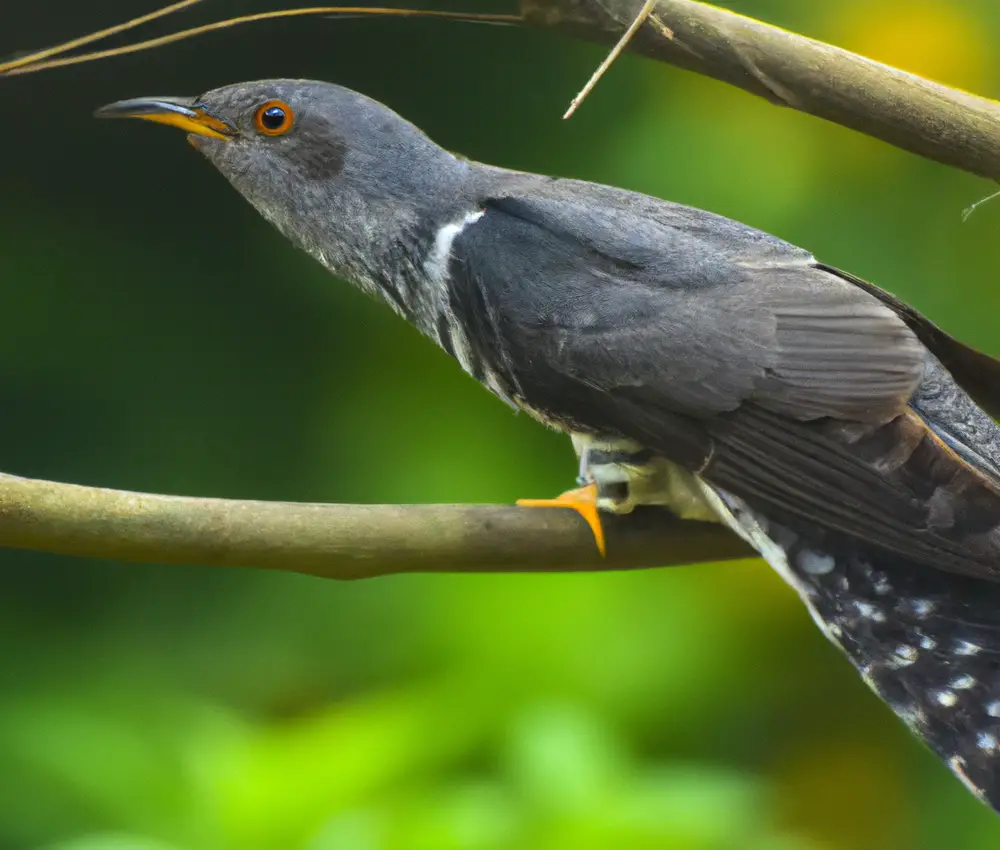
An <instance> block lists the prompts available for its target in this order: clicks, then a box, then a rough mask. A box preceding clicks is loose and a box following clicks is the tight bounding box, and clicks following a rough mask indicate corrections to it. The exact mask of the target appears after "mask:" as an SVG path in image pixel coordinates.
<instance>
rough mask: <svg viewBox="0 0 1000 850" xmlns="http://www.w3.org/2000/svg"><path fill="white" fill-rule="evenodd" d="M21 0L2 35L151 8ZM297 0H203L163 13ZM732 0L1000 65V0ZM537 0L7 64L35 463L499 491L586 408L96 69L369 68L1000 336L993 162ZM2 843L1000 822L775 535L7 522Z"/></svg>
mask: <svg viewBox="0 0 1000 850" xmlns="http://www.w3.org/2000/svg"><path fill="white" fill-rule="evenodd" d="M153 5H154V4H153V3H152V2H151V0H150V2H144V3H138V2H136V0H94V2H89V3H79V2H76V0H35V2H33V3H30V4H27V3H24V2H17V0H5V2H4V3H3V4H0V38H2V40H3V49H4V50H7V51H11V52H13V51H18V50H23V49H29V48H31V47H33V46H40V45H46V44H52V43H55V42H57V41H58V40H61V39H63V38H66V37H70V36H73V35H76V34H78V33H80V32H83V31H86V30H88V29H91V28H94V27H96V26H99V25H103V24H107V23H111V22H115V21H117V20H119V19H122V18H124V17H127V16H129V15H132V14H137V13H138V12H139V11H142V10H145V9H147V8H151V7H152V6H153ZM267 5H268V4H266V3H264V2H261V3H252V2H249V0H248V2H235V0H231V2H221V0H217V2H206V3H205V4H204V7H203V8H202V9H199V10H198V11H197V12H196V13H189V14H187V15H185V17H184V19H183V20H182V19H181V18H177V19H176V20H174V21H172V22H169V25H168V22H164V23H163V25H162V26H160V27H159V28H158V29H157V30H156V31H158V32H160V31H165V30H166V29H169V28H173V27H174V26H179V25H181V24H187V23H189V22H194V21H197V20H200V19H207V18H209V17H211V16H214V14H217V13H220V12H221V13H230V12H231V13H236V12H238V11H249V10H252V9H257V8H265V7H266V6H267ZM735 8H737V9H738V11H741V12H744V13H746V14H750V15H756V16H760V17H763V18H764V19H766V20H770V21H773V22H775V23H778V24H780V25H782V26H786V27H789V28H792V29H796V30H799V31H802V32H804V33H806V34H808V35H813V36H816V37H819V38H824V39H828V40H832V41H835V42H836V43H839V44H842V45H843V46H845V47H848V48H852V49H856V50H860V51H862V52H865V53H867V54H869V55H871V56H873V57H875V58H879V59H884V60H886V61H889V62H894V63H897V64H899V65H901V66H902V67H904V68H907V69H908V70H911V71H913V72H915V73H921V74H926V75H930V76H933V77H936V78H939V79H941V80H943V81H944V82H948V83H951V84H953V85H958V86H962V87H966V88H970V89H973V90H977V91H980V92H982V93H984V94H988V93H991V92H996V90H997V86H998V83H997V80H998V79H1000V54H998V52H997V51H996V50H995V49H994V45H995V44H996V43H997V42H998V40H1000V7H998V6H997V4H996V2H995V0H907V2H903V0H829V2H810V3H802V2H796V0H740V2H739V3H738V5H736V6H735ZM602 56H603V51H602V49H600V48H597V47H594V46H590V45H586V44H579V43H573V42H571V41H567V40H564V39H558V38H553V37H550V36H546V35H544V34H541V33H535V32H524V31H520V30H517V29H514V28H503V27H485V26H471V25H460V24H446V23H439V22H427V21H416V20H409V21H372V20H367V21H366V20H349V21H323V20H320V21H312V22H309V23H305V22H301V21H299V22H286V23H280V24H274V25H272V26H269V27H268V28H267V29H264V28H256V29H253V28H248V29H241V30H233V31H229V32H227V33H222V34H216V35H214V36H211V37H208V38H204V39H202V40H198V41H193V42H188V43H183V44H178V45H174V46H171V47H169V48H167V49H164V50H162V51H159V52H154V53H146V54H141V55H137V56H132V57H127V58H124V59H120V60H114V61H112V62H107V63H97V64H92V65H85V66H82V67H78V68H74V69H72V70H68V71H61V72H53V73H48V74H44V75H38V76H35V77H20V78H14V79H8V80H0V88H2V91H3V93H4V96H5V99H4V109H3V114H4V117H5V118H6V122H5V132H4V134H3V137H2V139H0V150H2V152H3V156H2V158H0V163H2V165H0V168H2V169H3V175H2V180H3V184H2V185H3V202H4V203H3V212H2V213H0V215H2V227H0V252H2V264H0V268H2V271H0V282H2V284H3V285H2V286H0V313H2V315H4V316H6V317H7V320H6V322H5V324H4V329H3V333H2V334H0V385H2V390H3V395H2V398H3V400H4V404H5V409H6V411H7V413H6V415H5V416H4V417H3V418H2V419H0V436H2V438H0V468H3V469H4V470H6V471H9V472H13V473H20V474H25V475H33V476H42V477H48V478H55V479H60V480H66V481H79V482H86V483H90V484H98V485H106V486H114V487H124V488H135V489H143V490H154V491H160V492H175V493H186V494H192V495H215V496H234V497H250V498H265V499H297V500H324V501H387V502H405V501H498V502H510V501H512V500H513V499H514V498H516V497H517V496H525V495H544V494H548V493H554V492H558V491H559V490H560V489H563V488H564V486H565V485H566V484H567V483H569V482H571V481H572V478H573V476H574V462H573V457H572V453H571V450H570V448H569V445H568V442H567V441H565V440H564V439H562V438H560V437H559V436H558V435H555V434H551V433H547V432H545V431H544V430H543V429H541V428H540V427H538V426H536V425H534V424H533V423H532V422H530V421H526V420H525V419H524V418H523V417H514V416H513V415H511V414H510V412H509V411H508V410H507V408H505V407H504V406H503V405H502V404H500V403H498V402H496V401H494V400H493V399H491V398H490V397H489V396H488V394H486V393H485V392H483V391H482V390H480V389H479V388H477V387H476V386H475V385H474V384H473V382H472V381H471V380H470V379H468V378H466V377H464V376H463V375H461V374H460V373H459V370H458V369H457V368H455V367H454V365H453V364H452V363H450V362H448V361H447V358H446V357H445V356H444V355H443V354H441V353H440V352H438V351H436V350H434V349H433V348H432V347H431V346H430V345H428V344H426V343H425V342H424V341H422V340H421V339H419V338H418V337H417V335H416V334H415V333H414V332H412V331H411V330H410V329H408V328H407V327H405V326H404V325H403V324H402V323H401V322H400V321H398V320H396V319H395V318H394V317H393V316H391V315H390V314H389V313H388V311H385V310H383V309H380V308H379V307H377V306H376V305H374V304H372V303H370V302H368V301H367V300H365V299H364V298H363V297H361V296H359V295H357V294H356V293H354V292H352V291H350V290H349V289H348V288H347V287H346V286H344V285H342V284H340V283H338V282H337V281H334V280H333V279H331V278H329V277H328V276H326V275H325V273H324V272H323V271H322V270H321V269H320V268H319V267H318V266H316V265H314V264H313V263H312V262H311V261H310V260H308V259H307V258H305V257H303V256H300V255H299V254H297V253H295V252H294V251H293V250H291V249H290V248H289V247H288V246H287V245H286V244H285V243H284V242H283V241H282V240H281V238H280V237H279V236H278V235H277V234H276V233H274V232H272V231H271V230H270V229H269V228H268V227H267V226H266V225H265V224H264V223H263V222H262V221H260V220H259V219H258V218H257V217H256V215H255V214H254V213H253V211H252V210H251V209H250V208H249V206H247V205H246V204H244V203H243V202H242V201H241V200H240V199H239V198H238V197H237V196H236V195H235V193H233V192H232V191H231V190H230V188H229V187H228V186H227V185H226V184H225V183H224V181H223V180H221V179H220V178H219V177H218V175H216V174H215V173H213V172H212V171H211V169H209V168H208V167H207V166H206V164H205V163H204V162H202V161H200V160H199V158H198V157H197V156H196V155H194V154H193V152H192V151H191V150H190V149H189V148H188V147H187V146H186V145H185V144H184V143H183V139H181V138H180V137H179V136H178V134H176V133H175V132H172V131H168V130H166V129H163V128H153V127H151V126H142V125H136V124H130V125H127V126H126V125H122V124H112V123H104V124H99V123H97V122H93V121H91V120H90V118H89V114H90V111H91V110H92V109H93V108H94V107H95V106H98V105H100V104H102V103H105V102H108V101H111V100H115V99H119V98H123V97H129V96H136V95H142V94H159V93H164V92H167V93H172V94H191V93H197V92H199V91H203V90H205V89H208V88H211V87H214V86H216V85H220V84H223V83H227V82H232V81H236V80H240V79H251V78H260V77H268V76H302V77H316V78H323V79H329V80H335V81H337V82H340V83H343V84H345V85H348V86H352V87H354V88H358V89H361V90H363V91H365V92H367V93H369V94H371V95H373V96H375V97H377V98H379V99H381V100H384V101H386V102H387V103H389V104H390V105H392V106H393V107H395V108H397V109H398V110H400V111H401V112H403V113H404V114H405V115H406V116H407V117H408V118H410V119H411V120H414V121H415V122H417V123H418V124H419V125H421V126H422V127H424V128H425V129H426V130H428V131H429V132H430V133H431V134H432V135H433V136H434V137H435V138H437V139H438V140H439V141H440V142H441V143H443V144H445V145H447V146H449V147H451V148H453V149H456V150H459V151H461V152H463V153H465V154H467V155H470V156H473V157H476V158H480V159H484V160H488V161H491V162H496V163H498V164H503V165H507V166H510V167H515V168H525V169H531V170H537V171H545V172H551V173H559V174H564V175H572V176H576V177H582V178H588V179H593V180H599V181H603V182H608V183H615V184H618V185H623V186H627V187H630V188H634V189H639V190H643V191H647V192H650V193H652V194H656V195H660V196H663V197H667V198H671V199H674V200H678V201H682V202H686V203H691V204H695V205H698V206H702V207H706V208H709V209H713V210H715V211H717V212H720V213H723V214H726V215H730V216H732V217H735V218H739V219H742V220H744V221H747V222H749V223H752V224H754V225H756V226H759V227H761V228H763V229H765V230H768V231H771V232H773V233H776V234H778V235H781V236H783V237H785V238H787V239H789V240H791V241H794V242H796V243H798V244H801V245H803V246H806V247H808V248H810V249H811V250H813V251H815V252H816V253H817V254H818V255H819V256H821V257H822V258H823V259H824V260H825V261H827V262H830V263H834V264H837V265H839V266H842V267H844V268H847V269H849V270H851V271H853V272H855V273H857V274H860V275H863V276H866V277H868V278H870V279H873V280H875V281H877V282H878V283H880V284H881V285H883V286H885V287H886V288H888V289H890V290H892V291H893V292H896V293H897V294H899V295H900V296H902V297H903V298H905V299H907V300H908V301H910V302H911V303H913V304H915V305H916V306H917V307H918V308H920V309H921V310H923V311H925V312H926V313H928V314H929V315H930V316H931V317H933V318H934V319H935V320H936V321H938V322H939V323H941V324H942V325H944V326H945V327H946V328H948V329H949V330H951V331H953V332H955V333H956V334H958V335H959V336H961V337H962V338H964V339H965V340H967V341H968V342H970V343H973V344H976V345H978V346H980V347H982V348H985V349H989V350H991V351H992V352H993V353H994V354H1000V342H998V341H997V339H998V338H997V333H996V316H997V313H998V308H1000V287H998V285H997V283H996V277H997V274H996V269H997V267H998V265H1000V240H998V239H997V237H996V233H997V231H998V228H1000V202H995V203H993V204H988V205H986V206H984V207H982V208H981V209H980V210H979V211H977V213H976V214H975V215H974V216H973V217H972V219H971V220H970V221H969V222H968V223H965V224H963V223H962V221H961V211H962V210H963V208H965V207H966V206H967V205H969V204H970V203H972V202H973V201H975V200H977V199H979V198H981V197H983V196H984V195H986V194H988V193H989V192H990V191H992V187H991V186H990V185H989V184H987V183H985V182H984V181H980V180H976V179H974V178H972V177H970V176H968V175H964V174H961V173H958V172H956V171H952V170H949V169H946V168H944V167H941V166H937V165H934V164H933V163H928V162H924V161H922V160H919V159H917V158H915V157H913V156H910V155H908V154H904V153H901V152H899V151H897V150H894V149H892V148H890V147H888V146H886V145H882V144H879V143H877V142H874V141H872V140H870V139H867V138H864V137H862V136H860V135H857V134H853V133H851V132H849V131H847V130H844V129H841V128H839V127H835V126H832V125H829V124H826V123H824V122H822V121H819V120H816V119H813V118H808V117H805V116H802V115H799V114H796V113H794V112H792V111H790V110H780V109H776V108H774V107H772V106H769V105H768V104H766V103H764V102H763V101H760V100H755V99H753V98H750V97H749V96H746V95H744V94H741V93H739V92H736V91H731V90H728V89H726V88H725V87H723V86H721V85H719V84H716V83H713V82H710V81H707V80H704V79H700V78H697V77H694V76H692V75H690V74H685V73H681V72H679V71H676V70H674V69H671V68H668V67H663V66H659V65H656V64H653V63H650V62H645V61H642V60H637V59H634V58H625V59H623V60H621V61H620V62H619V63H618V64H617V65H616V66H615V67H614V68H613V70H612V71H611V73H610V74H609V75H608V76H607V77H606V78H605V80H604V81H603V82H602V83H601V84H600V85H599V86H598V88H597V90H596V92H595V93H594V94H593V95H592V96H591V98H590V99H589V100H588V102H587V103H586V104H585V105H584V106H583V108H582V109H581V110H580V112H579V113H578V114H577V116H576V117H574V118H573V119H572V120H571V121H568V122H562V121H560V120H559V116H560V115H561V113H562V110H563V109H564V108H565V106H566V104H567V103H568V101H569V99H570V97H571V96H572V95H573V93H575V91H576V90H577V89H578V88H579V86H580V85H581V84H582V83H583V81H584V80H585V79H586V78H587V76H588V75H589V73H590V72H591V71H592V69H593V68H594V66H595V65H596V63H597V62H598V61H600V59H601V58H602ZM0 569H2V571H3V588H4V591H3V593H2V595H0V695H2V698H0V848H3V850H8V849H9V850H20V848H40V850H229V848H232V850H598V848H600V850H606V848H621V850H647V848H649V850H729V848H745V849H746V850H869V848H879V850H895V848H907V849H908V850H941V848H949V850H973V848H995V847H997V845H998V842H1000V823H998V822H997V821H996V819H995V818H994V816H993V815H992V814H991V813H990V812H988V811H987V810H986V809H985V808H984V807H982V806H981V805H980V804H978V803H977V802H975V801H974V800H973V799H972V798H971V797H970V796H969V795H968V794H967V793H966V792H965V791H964V789H962V788H961V787H960V785H959V783H958V782H957V781H955V780H954V779H952V778H951V776H950V775H949V774H948V773H947V772H946V771H945V769H944V768H943V767H942V766H941V765H939V764H938V762H937V761H936V760H935V759H934V758H933V757H931V756H930V755H929V754H928V753H927V752H925V751H924V750H923V749H922V747H921V746H920V745H919V744H918V743H916V742H915V741H914V740H912V739H911V738H910V737H909V735H908V734H907V733H906V732H905V731H904V729H903V728H902V726H901V724H900V723H899V722H898V721H897V720H896V719H895V718H894V717H893V716H892V715H891V713H890V712H889V711H888V710H887V709H886V708H885V707H884V706H882V705H881V704H880V703H879V702H878V701H877V700H876V699H875V697H874V696H872V695H871V694H870V693H868V691H867V690H866V688H865V686H864V685H863V684H862V683H861V682H860V680H859V679H858V678H857V677H856V676H855V675H854V673H853V672H852V671H851V670H850V669H849V667H848V665H847V664H846V662H844V661H843V660H842V659H841V658H840V657H839V655H838V653H837V652H836V651H835V650H834V649H833V648H831V647H830V646H828V645H827V644H826V643H825V641H824V640H823V638H822V637H821V636H820V634H819V633H818V631H817V630H816V629H815V628H814V627H813V625H812V624H811V622H809V618H808V617H807V616H806V614H805V612H804V611H803V609H802V608H801V606H800V605H799V604H798V602H797V600H796V599H795V598H794V597H793V595H792V593H791V592H789V591H788V590H787V589H786V588H785V587H784V586H783V585H782V584H781V582H780V581H779V580H778V579H777V578H776V577H775V576H774V575H772V574H771V572H770V571H769V570H767V569H766V568H765V567H764V566H763V565H762V564H761V563H759V562H746V563H741V564H731V565H704V566H701V567H692V568H688V569H675V570H664V571H660V572H647V573H641V574H634V575H612V574H609V575H578V576H577V575H564V576H496V577H491V576H427V577H424V576H408V577H399V578H392V579H381V580H377V581H371V582H369V583H365V584H356V585H349V584H345V585H338V584H334V583H330V582H322V581H319V580H316V579H307V578H303V577H299V576H290V575H273V574H262V573H256V572H253V571H231V572H226V571H219V570H215V571H209V570H205V569H198V568H196V567H190V568H169V569H167V568H157V567H151V566H131V565H125V564H110V563H95V562H84V561H76V560H72V559H67V558H56V557H49V556H44V555H36V554H28V553H16V552H6V553H4V554H3V555H2V560H0Z"/></svg>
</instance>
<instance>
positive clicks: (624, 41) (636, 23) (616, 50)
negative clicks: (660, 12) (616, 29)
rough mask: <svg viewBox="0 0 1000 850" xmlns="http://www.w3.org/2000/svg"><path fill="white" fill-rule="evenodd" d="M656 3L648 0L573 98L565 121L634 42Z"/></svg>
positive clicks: (653, 0) (654, 0)
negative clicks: (633, 38) (629, 44)
mask: <svg viewBox="0 0 1000 850" xmlns="http://www.w3.org/2000/svg"><path fill="white" fill-rule="evenodd" d="M656 3H657V0H646V2H645V3H644V4H643V6H642V8H641V9H640V10H639V14H638V15H636V16H635V19H634V20H633V21H632V23H631V24H630V25H629V28H628V29H627V30H625V34H624V35H623V36H622V37H621V38H620V39H618V43H617V44H616V45H615V46H614V47H612V48H611V52H610V53H609V54H608V55H607V57H606V58H605V60H604V61H603V62H602V63H601V64H600V65H598V66H597V70H596V71H594V73H593V74H592V75H591V77H590V79H589V80H587V84H586V85H585V86H584V87H583V88H582V89H580V93H579V94H578V95H577V96H576V97H574V98H573V101H572V102H571V103H570V105H569V109H567V110H566V112H565V113H564V114H563V120H564V121H565V120H566V119H567V118H569V117H570V116H571V115H572V114H573V113H574V112H576V110H577V107H579V105H580V104H581V103H583V101H584V99H585V98H586V97H587V95H589V94H590V93H591V92H592V91H593V90H594V86H596V85H597V83H598V81H599V80H600V79H601V77H603V76H604V74H605V72H606V71H607V70H608V68H610V67H611V63H612V62H614V61H615V59H617V58H618V56H619V55H620V54H621V52H622V51H623V50H624V49H625V48H626V47H627V46H628V43H629V42H630V41H631V40H632V36H634V35H635V34H636V32H637V31H638V29H639V27H641V26H642V25H643V23H645V21H646V18H648V17H649V15H650V13H651V12H652V11H653V9H654V7H655V6H656Z"/></svg>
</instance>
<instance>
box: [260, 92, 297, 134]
mask: <svg viewBox="0 0 1000 850" xmlns="http://www.w3.org/2000/svg"><path fill="white" fill-rule="evenodd" d="M253 123H254V126H255V127H256V128H257V129H258V130H259V131H260V132H261V133H263V134H264V135H265V136H280V135H281V134H282V133H287V132H288V131H289V130H291V129H292V124H294V123H295V113H294V112H293V111H292V107H290V106H289V105H288V104H287V103H282V102H281V101H280V100H269V101H268V102H267V103H265V104H263V105H262V106H259V107H258V108H257V112H256V113H255V114H254V117H253Z"/></svg>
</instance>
